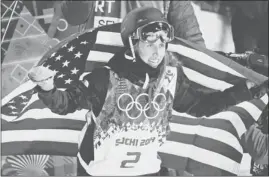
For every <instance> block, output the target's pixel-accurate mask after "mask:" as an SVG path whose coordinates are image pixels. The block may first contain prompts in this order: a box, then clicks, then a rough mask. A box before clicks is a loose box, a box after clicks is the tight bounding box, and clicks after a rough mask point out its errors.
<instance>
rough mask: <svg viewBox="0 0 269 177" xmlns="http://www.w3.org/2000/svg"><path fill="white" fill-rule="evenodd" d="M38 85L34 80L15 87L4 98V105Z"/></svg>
mask: <svg viewBox="0 0 269 177" xmlns="http://www.w3.org/2000/svg"><path fill="white" fill-rule="evenodd" d="M35 86H36V84H34V83H33V82H32V81H27V82H25V83H24V84H21V85H20V86H19V87H17V88H15V89H14V90H13V91H12V92H10V93H9V94H8V95H7V96H5V97H4V98H3V99H2V105H3V106H4V105H5V104H7V103H8V102H9V101H10V100H12V99H13V98H15V97H16V96H18V95H20V94H23V93H24V92H28V91H29V90H31V89H33V88H34V87H35Z"/></svg>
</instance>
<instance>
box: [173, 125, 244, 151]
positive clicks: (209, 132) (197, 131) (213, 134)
mask: <svg viewBox="0 0 269 177" xmlns="http://www.w3.org/2000/svg"><path fill="white" fill-rule="evenodd" d="M170 127H171V131H172V132H175V133H183V134H190V135H197V136H203V137H205V138H209V139H212V140H216V141H219V142H222V143H226V144H228V145H229V146H231V147H233V148H234V149H235V150H236V151H237V152H241V153H242V152H243V149H242V146H241V145H240V143H239V142H238V139H237V138H236V137H234V136H233V135H232V134H231V133H229V132H227V131H223V130H220V129H217V128H210V127H204V126H201V125H195V126H193V125H191V126H190V125H182V124H175V123H171V124H170ZM169 139H170V140H173V141H177V138H176V136H173V137H170V138H169ZM177 142H178V141H177ZM220 149H221V148H220Z"/></svg>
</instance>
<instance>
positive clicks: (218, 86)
mask: <svg viewBox="0 0 269 177" xmlns="http://www.w3.org/2000/svg"><path fill="white" fill-rule="evenodd" d="M183 70H184V73H185V74H186V75H187V77H188V78H189V79H190V80H192V81H193V82H196V83H198V84H200V85H203V86H205V87H208V88H211V89H215V90H225V89H226V88H230V87H232V85H231V84H229V83H227V82H224V81H221V80H217V79H214V78H210V77H208V76H205V75H203V74H201V73H199V72H197V71H194V70H192V69H189V68H187V67H184V66H183Z"/></svg>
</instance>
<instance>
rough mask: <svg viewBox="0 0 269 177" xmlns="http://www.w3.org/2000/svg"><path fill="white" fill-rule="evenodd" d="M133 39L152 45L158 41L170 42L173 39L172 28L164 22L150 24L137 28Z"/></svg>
mask: <svg viewBox="0 0 269 177" xmlns="http://www.w3.org/2000/svg"><path fill="white" fill-rule="evenodd" d="M134 39H139V40H140V41H143V42H148V43H154V42H156V41H157V40H158V39H161V41H162V42H165V43H166V42H170V41H172V40H173V39H174V28H173V26H171V25H169V24H168V23H166V22H152V23H148V24H146V25H143V26H141V27H139V28H137V30H136V32H135V33H134Z"/></svg>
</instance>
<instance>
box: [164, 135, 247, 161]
mask: <svg viewBox="0 0 269 177" xmlns="http://www.w3.org/2000/svg"><path fill="white" fill-rule="evenodd" d="M211 133H214V132H211ZM216 133H217V132H216ZM219 139H220V138H219ZM227 139H228V138H226V140H227ZM167 140H170V141H171V140H172V141H175V142H180V143H184V144H190V145H191V144H193V145H194V146H197V147H200V148H202V149H205V150H209V151H212V152H215V153H218V154H222V155H223V156H226V157H228V158H230V159H232V160H234V161H236V162H238V163H240V162H241V159H242V152H239V151H238V150H236V149H235V148H233V147H232V145H233V144H228V143H225V142H221V141H218V140H215V139H211V138H208V137H204V136H201V135H191V134H185V133H178V132H173V131H172V132H171V133H170V134H169V136H168V138H167ZM237 144H239V143H238V142H237ZM241 149H242V147H241Z"/></svg>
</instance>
